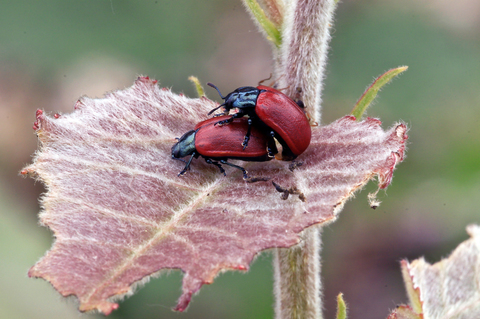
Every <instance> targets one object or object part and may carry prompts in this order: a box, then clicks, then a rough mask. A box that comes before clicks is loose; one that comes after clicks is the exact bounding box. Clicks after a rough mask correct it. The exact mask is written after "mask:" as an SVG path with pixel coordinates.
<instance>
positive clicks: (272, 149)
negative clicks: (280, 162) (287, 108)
mask: <svg viewBox="0 0 480 319" xmlns="http://www.w3.org/2000/svg"><path fill="white" fill-rule="evenodd" d="M274 137H275V132H274V131H271V132H270V138H269V139H268V143H267V151H268V156H269V157H274V156H275V154H277V153H278V149H277V144H276V143H275V139H274Z"/></svg>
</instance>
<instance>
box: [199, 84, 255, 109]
mask: <svg viewBox="0 0 480 319" xmlns="http://www.w3.org/2000/svg"><path fill="white" fill-rule="evenodd" d="M208 85H209V86H211V87H213V88H214V89H216V90H217V92H218V94H219V95H220V97H221V98H222V99H223V100H225V102H224V103H223V104H221V105H219V106H218V107H216V108H214V109H213V110H211V111H210V112H209V113H208V115H210V114H212V113H213V112H215V111H216V110H217V109H219V108H220V107H222V106H223V107H225V110H226V111H230V110H231V109H234V108H239V109H245V108H255V105H256V104H257V98H258V95H259V94H260V90H259V89H257V88H256V87H253V86H242V87H239V88H238V89H236V90H235V91H233V92H230V93H228V94H227V96H223V95H222V93H220V90H219V89H218V88H217V87H216V86H215V85H213V84H212V83H208Z"/></svg>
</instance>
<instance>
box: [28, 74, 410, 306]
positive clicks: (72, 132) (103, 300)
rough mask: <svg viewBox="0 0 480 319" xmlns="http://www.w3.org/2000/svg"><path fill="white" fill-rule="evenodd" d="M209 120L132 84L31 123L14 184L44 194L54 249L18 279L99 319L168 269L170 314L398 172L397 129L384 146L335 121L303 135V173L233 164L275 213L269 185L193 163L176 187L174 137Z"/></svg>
mask: <svg viewBox="0 0 480 319" xmlns="http://www.w3.org/2000/svg"><path fill="white" fill-rule="evenodd" d="M215 106H216V103H215V102H212V101H210V100H208V99H206V98H200V99H190V98H187V97H184V96H180V95H175V94H173V93H172V92H171V91H170V90H168V89H161V88H159V87H158V86H157V84H156V81H152V80H150V79H148V78H145V77H142V78H139V79H138V80H137V81H136V83H135V84H134V85H133V86H132V87H130V88H127V89H125V90H121V91H116V92H113V93H109V94H108V95H106V96H105V97H104V98H102V99H89V98H82V99H81V100H79V101H78V103H77V105H76V107H75V111H74V112H73V113H71V114H65V115H61V116H55V117H49V116H46V115H45V114H43V112H42V111H38V112H37V122H36V123H35V125H34V128H35V129H36V133H37V134H38V137H39V139H40V142H41V147H40V150H39V151H38V152H37V154H36V156H35V159H34V163H33V164H32V165H30V166H28V167H26V168H25V169H24V170H23V171H22V173H23V174H28V175H30V176H32V177H35V178H37V179H39V180H41V181H43V182H44V183H45V185H46V188H47V193H46V194H45V196H44V197H43V198H42V201H41V203H42V208H43V210H42V212H41V214H40V220H41V223H42V224H43V225H45V226H47V227H49V228H50V229H51V230H52V231H53V233H54V235H55V238H56V240H55V242H54V244H53V247H52V249H51V250H50V251H48V253H47V254H46V255H45V256H44V257H43V258H42V259H41V260H40V261H39V262H38V263H37V264H36V265H34V266H33V267H32V268H31V269H30V271H29V276H31V277H42V278H44V279H45V280H48V281H49V282H50V283H51V284H52V285H53V286H54V287H55V288H56V289H57V290H58V291H59V292H60V293H61V294H62V295H64V296H68V295H75V296H77V297H78V299H79V301H80V307H79V308H80V310H81V311H89V310H95V309H97V310H99V311H101V312H103V313H105V314H109V313H110V312H111V311H112V310H114V309H116V308H117V307H118V304H116V303H114V302H113V300H114V299H117V298H118V297H120V296H122V295H124V294H128V293H130V292H131V291H132V289H133V288H132V285H134V284H136V283H141V282H144V281H145V280H146V279H148V278H149V277H150V276H151V275H153V274H155V273H158V272H159V271H160V270H162V269H165V268H178V269H181V270H182V271H183V272H184V273H185V275H184V279H183V293H182V295H181V297H180V299H179V301H178V304H177V307H176V309H177V310H180V311H182V310H184V309H185V308H186V307H187V305H188V303H189V301H190V299H191V296H192V294H193V293H195V292H196V291H198V290H199V289H200V287H201V286H202V285H203V284H206V283H211V282H212V281H213V279H214V277H215V276H216V275H217V273H218V272H219V271H222V270H225V269H239V270H247V269H248V268H249V264H250V262H251V261H252V259H253V258H254V257H255V255H256V254H258V253H259V252H260V251H262V250H264V249H268V248H272V247H289V246H292V245H295V244H296V243H298V241H299V233H300V232H302V230H304V229H305V228H306V227H309V226H311V225H314V224H319V223H325V222H329V221H333V220H334V219H335V218H336V215H337V214H338V213H339V212H340V210H341V207H342V206H343V204H344V203H345V201H346V200H347V199H348V198H349V197H350V196H352V194H353V193H354V191H355V190H357V189H359V188H360V187H362V186H363V185H364V184H365V183H366V182H367V181H368V180H370V179H371V178H372V177H374V176H378V179H379V187H380V188H385V187H386V186H387V185H388V184H389V183H390V181H391V178H392V174H393V170H394V168H395V165H396V164H397V163H398V162H400V161H401V160H402V159H403V154H404V149H405V144H404V143H405V139H406V138H407V137H406V135H405V132H406V127H405V125H403V124H399V125H395V126H394V127H393V128H391V129H389V130H388V131H386V132H385V131H383V130H382V129H381V128H380V124H381V123H380V121H378V120H376V119H371V118H368V119H366V120H365V121H362V122H356V121H355V118H353V117H349V116H347V117H344V118H341V119H339V120H337V121H336V122H334V123H332V124H330V125H327V126H324V127H317V128H314V129H313V130H312V131H313V133H312V142H311V145H310V147H309V149H308V150H307V151H306V152H305V153H304V154H302V155H301V156H300V157H299V158H298V159H297V161H298V162H302V163H303V165H294V166H292V165H290V164H291V163H289V162H281V161H275V160H274V161H270V162H266V163H247V164H245V163H242V165H244V164H245V165H244V166H245V167H246V168H247V169H248V171H249V174H250V176H255V177H257V178H259V179H260V180H262V179H264V178H265V177H269V178H272V180H273V181H274V182H275V183H276V184H277V185H279V186H281V187H282V188H283V189H286V190H290V189H291V190H295V192H293V191H292V192H291V196H289V197H288V199H285V200H284V199H282V194H280V193H279V192H278V191H277V190H276V189H275V187H274V186H273V185H272V183H271V182H262V181H261V182H257V183H246V182H245V181H244V180H243V179H242V174H241V173H240V171H238V170H236V169H234V168H228V167H227V174H228V175H227V176H226V177H223V175H221V174H219V173H218V170H217V168H216V167H213V166H212V165H208V164H206V163H205V162H204V161H203V160H201V159H197V160H194V162H193V163H192V168H191V170H190V171H189V172H188V173H187V174H186V175H185V176H182V177H178V176H177V174H178V172H179V171H180V170H181V169H182V168H183V165H184V164H182V163H181V162H179V161H174V160H172V159H171V154H170V149H171V146H172V145H173V143H175V137H179V136H181V135H182V134H183V133H185V132H186V131H188V130H190V129H192V128H193V127H194V125H195V123H197V122H198V121H200V120H203V119H205V116H206V114H207V112H208V111H209V110H210V109H212V108H213V107H215ZM289 167H290V168H292V167H294V169H293V171H291V170H290V169H289ZM284 197H285V196H284Z"/></svg>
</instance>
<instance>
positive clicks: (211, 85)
mask: <svg viewBox="0 0 480 319" xmlns="http://www.w3.org/2000/svg"><path fill="white" fill-rule="evenodd" d="M207 85H208V86H210V87H212V88H214V89H215V90H217V92H218V95H220V97H221V98H222V99H223V100H225V97H224V96H223V95H222V93H220V90H219V89H218V88H217V86H216V85H215V84H212V83H210V82H208V83H207Z"/></svg>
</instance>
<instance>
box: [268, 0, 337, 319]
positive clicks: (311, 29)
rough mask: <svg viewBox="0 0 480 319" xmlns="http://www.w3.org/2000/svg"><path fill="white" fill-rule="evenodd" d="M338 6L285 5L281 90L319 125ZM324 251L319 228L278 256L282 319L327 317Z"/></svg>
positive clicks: (314, 0)
mask: <svg viewBox="0 0 480 319" xmlns="http://www.w3.org/2000/svg"><path fill="white" fill-rule="evenodd" d="M335 5H336V1H335V0H290V1H285V10H284V13H285V15H284V17H283V28H282V45H281V47H280V49H279V54H278V55H277V54H275V56H277V60H276V61H275V62H276V63H275V75H276V78H277V79H278V82H279V83H277V85H278V87H280V88H286V89H285V91H284V93H285V94H287V95H288V96H290V97H291V98H294V99H300V100H302V101H303V103H304V104H305V106H306V107H307V109H306V110H307V112H308V113H309V117H310V118H311V119H312V120H313V121H317V122H320V115H321V113H320V109H321V107H320V106H321V91H322V88H323V80H324V77H325V76H324V70H325V65H326V61H327V51H328V43H329V40H330V27H331V25H332V23H333V22H332V20H333V13H334V9H335ZM320 248H321V241H320V229H319V228H318V227H315V226H313V227H311V228H309V229H307V230H306V231H305V232H304V233H303V241H302V242H301V243H300V244H299V245H297V246H295V247H292V248H289V249H278V250H277V251H276V253H275V259H274V268H275V298H276V305H275V317H276V319H287V318H288V319H290V318H292V319H293V318H295V319H297V318H298V319H319V318H323V316H322V305H321V300H320V295H321V280H320Z"/></svg>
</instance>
